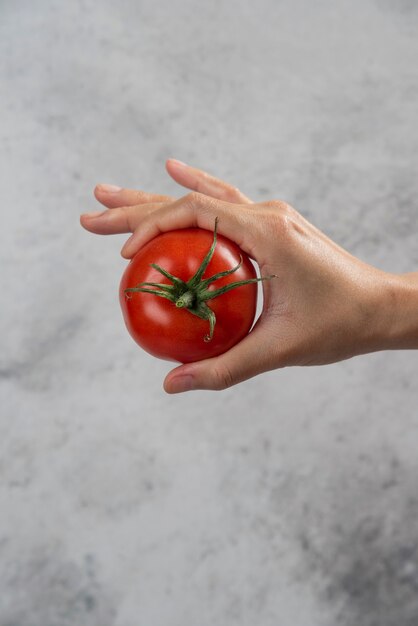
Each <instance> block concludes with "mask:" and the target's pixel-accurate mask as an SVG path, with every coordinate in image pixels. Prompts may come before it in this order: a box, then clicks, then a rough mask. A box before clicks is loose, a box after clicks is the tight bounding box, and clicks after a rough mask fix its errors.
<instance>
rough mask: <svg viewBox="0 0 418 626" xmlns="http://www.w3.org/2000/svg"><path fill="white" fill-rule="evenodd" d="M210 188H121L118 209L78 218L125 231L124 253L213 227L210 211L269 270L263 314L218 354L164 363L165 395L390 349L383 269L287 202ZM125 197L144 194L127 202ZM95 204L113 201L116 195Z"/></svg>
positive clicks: (388, 284) (93, 226) (388, 285)
mask: <svg viewBox="0 0 418 626" xmlns="http://www.w3.org/2000/svg"><path fill="white" fill-rule="evenodd" d="M169 167H170V166H168V167H167V169H169ZM191 170H194V168H189V170H186V171H184V172H183V174H182V175H183V180H184V181H188V182H190V181H191V179H190V176H192V174H193V175H194V172H193V171H191ZM197 172H199V170H197ZM173 177H175V176H173ZM188 177H189V178H188ZM177 178H181V176H180V175H179V174H178V173H177ZM197 178H198V179H199V174H198V175H197ZM204 178H205V177H204V176H203V177H202V176H200V183H199V185H200V189H202V188H203V187H202V185H204V182H203V181H204ZM210 180H211V182H212V181H213V180H215V181H217V179H210ZM180 182H181V181H180ZM183 184H184V183H183ZM213 185H214V189H215V194H216V195H218V197H208V196H207V195H204V194H203V193H196V192H194V193H191V194H188V195H187V196H185V197H183V198H180V200H177V201H174V202H172V201H171V200H172V199H171V198H167V197H161V196H158V197H156V196H155V195H153V194H151V195H150V194H145V195H144V194H143V192H133V191H129V190H122V192H118V193H120V194H121V197H123V198H124V204H125V206H124V207H122V208H120V207H119V208H118V209H117V210H116V211H115V210H114V209H112V211H107V212H106V213H105V214H104V215H102V216H101V217H96V218H87V217H84V218H82V223H83V225H84V226H85V227H87V228H88V229H89V230H91V231H93V232H97V233H102V234H104V233H110V232H125V231H126V230H132V231H134V234H133V235H132V237H131V238H130V239H129V240H128V241H127V242H126V244H125V245H124V247H123V250H122V254H123V256H125V257H126V258H131V257H132V256H134V254H135V253H136V252H137V251H138V250H139V248H140V247H142V246H143V245H144V244H145V243H147V241H149V240H150V239H152V238H153V237H155V236H157V235H158V234H160V233H162V232H165V231H168V230H174V229H177V228H185V227H193V226H197V227H199V228H205V229H208V230H212V229H213V223H214V220H215V217H219V232H220V233H222V234H223V235H225V236H226V237H229V238H230V239H232V240H234V241H235V242H236V243H237V244H238V245H239V246H240V247H241V248H242V249H243V250H244V251H245V252H247V254H249V255H250V256H251V257H252V258H253V259H254V260H255V261H256V262H257V264H258V265H259V267H260V272H261V275H262V276H264V275H271V274H274V275H276V276H277V278H276V279H274V280H271V281H265V282H264V283H263V294H264V302H263V311H262V314H261V316H260V318H259V320H258V321H257V323H256V325H255V327H254V328H253V330H252V331H251V333H250V334H249V335H248V336H247V337H246V338H245V339H244V340H242V341H241V342H240V343H239V344H237V345H236V346H234V347H233V348H232V349H231V350H229V351H228V352H226V353H224V354H223V355H220V356H218V357H214V358H212V359H207V360H204V361H199V362H195V363H189V364H186V365H180V366H179V367H177V368H175V369H174V370H172V371H171V372H170V373H169V374H168V376H167V377H166V380H165V383H164V386H165V389H166V391H167V392H169V393H175V392H179V391H186V390H189V389H225V388H227V387H230V386H231V385H234V384H236V383H238V382H241V381H243V380H246V379H248V378H250V377H252V376H254V375H256V374H259V373H261V372H264V371H267V370H271V369H276V368H280V367H285V366H290V365H320V364H326V363H332V362H335V361H340V360H343V359H347V358H350V357H352V356H354V355H357V354H362V353H366V352H372V351H375V350H380V349H384V348H387V347H391V346H390V345H389V340H388V336H389V333H388V326H389V322H390V317H391V311H392V309H391V307H390V302H391V293H392V283H393V277H392V275H389V274H386V273H384V272H382V271H380V270H378V269H376V268H374V267H372V266H370V265H367V264H366V263H363V262H362V261H360V260H359V259H357V258H355V257H353V256H352V255H351V254H349V253H348V252H347V251H345V250H343V249H342V248H341V247H339V246H338V245H337V244H336V243H334V242H333V241H331V240H330V239H329V238H328V237H326V236H325V235H324V234H323V233H322V232H321V231H319V230H318V229H317V228H315V227H314V226H313V225H312V224H310V223H309V222H307V221H306V220H305V219H304V218H303V217H302V216H301V215H300V214H299V213H298V212H297V211H295V210H294V209H293V208H292V207H290V206H289V205H288V204H286V203H284V202H281V201H272V202H262V203H257V204H253V203H250V201H249V200H248V199H247V198H246V197H245V196H242V194H241V192H239V191H238V190H236V189H235V188H233V187H231V186H228V185H227V186H226V189H227V192H225V191H222V190H225V187H223V186H222V185H224V186H225V185H226V183H222V181H219V185H218V186H217V184H215V183H213ZM138 193H140V194H141V195H140V196H138V195H136V197H135V195H134V194H138ZM223 193H227V194H229V197H232V196H233V195H234V194H240V195H241V197H242V200H241V201H239V202H233V201H229V202H228V201H225V200H224V199H221V200H220V199H219V197H221V198H222V194H223ZM97 195H99V197H100V192H98V191H97V189H96V196H97ZM116 195H117V194H116ZM237 197H238V196H237ZM115 198H116V196H115ZM130 198H132V202H133V201H134V200H135V199H136V201H138V199H140V201H142V200H145V201H144V202H140V203H138V202H137V203H136V204H134V205H129V204H128V203H127V202H126V200H130ZM101 201H103V199H102V200H101ZM119 201H120V199H119V200H118V202H119ZM103 203H104V204H106V206H109V205H111V206H112V205H113V206H115V205H116V199H114V200H111V201H110V200H106V202H103ZM122 228H123V230H122ZM112 229H113V230H112ZM382 303H386V304H387V305H388V306H382Z"/></svg>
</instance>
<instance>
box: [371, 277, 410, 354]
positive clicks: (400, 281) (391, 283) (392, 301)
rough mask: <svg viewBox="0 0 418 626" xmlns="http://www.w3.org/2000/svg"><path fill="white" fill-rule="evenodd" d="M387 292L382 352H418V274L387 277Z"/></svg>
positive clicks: (382, 303) (383, 309)
mask: <svg viewBox="0 0 418 626" xmlns="http://www.w3.org/2000/svg"><path fill="white" fill-rule="evenodd" d="M384 291H385V295H384V297H383V300H382V302H381V304H380V306H381V307H382V311H383V312H384V311H385V309H386V312H387V315H386V329H385V336H384V337H383V338H382V340H383V347H382V349H384V350H385V349H386V350H402V349H408V348H409V349H418V272H411V273H408V274H388V275H386V290H384Z"/></svg>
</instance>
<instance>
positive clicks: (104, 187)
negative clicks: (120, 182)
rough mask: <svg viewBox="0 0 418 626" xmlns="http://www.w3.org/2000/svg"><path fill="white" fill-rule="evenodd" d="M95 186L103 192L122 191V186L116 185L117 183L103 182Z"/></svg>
mask: <svg viewBox="0 0 418 626" xmlns="http://www.w3.org/2000/svg"><path fill="white" fill-rule="evenodd" d="M97 186H98V188H99V189H100V191H104V192H105V193H118V192H119V191H122V187H118V186H117V185H106V184H104V183H101V184H100V185H97Z"/></svg>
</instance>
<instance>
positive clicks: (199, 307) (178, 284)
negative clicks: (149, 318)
mask: <svg viewBox="0 0 418 626" xmlns="http://www.w3.org/2000/svg"><path fill="white" fill-rule="evenodd" d="M218 221H219V219H218V218H216V219H215V228H214V231H213V242H212V245H211V247H210V249H209V251H208V252H207V254H206V256H205V258H204V259H203V261H202V263H201V264H200V266H199V268H198V269H197V271H196V273H195V274H194V275H193V276H192V277H191V278H190V279H189V280H188V281H187V282H186V281H184V280H182V279H181V278H178V277H177V276H174V275H173V274H170V273H169V272H167V270H165V269H164V268H162V267H160V266H159V265H157V264H156V263H151V267H153V268H154V269H155V270H157V272H159V273H160V274H162V276H164V277H165V278H167V279H168V280H169V281H170V283H171V284H166V283H154V282H143V283H139V285H137V286H136V287H128V288H127V289H125V297H126V298H129V297H132V296H131V294H132V293H138V292H140V293H149V294H153V295H155V296H158V297H160V298H166V299H167V300H170V302H172V303H173V304H174V305H175V306H176V307H177V308H184V309H186V310H187V311H189V313H192V314H193V315H196V316H197V317H199V318H201V319H203V320H206V321H207V322H209V333H208V334H207V335H205V336H204V338H203V339H204V341H206V342H208V341H211V340H212V338H213V334H214V331H215V325H216V316H215V313H214V312H213V311H212V309H211V308H210V307H209V306H208V305H207V304H206V303H207V302H208V301H209V300H213V299H214V298H218V297H219V296H221V295H223V294H224V293H227V292H228V291H231V289H236V288H237V287H241V286H242V285H248V284H249V283H256V282H259V281H262V280H270V279H271V278H276V276H275V275H272V276H264V277H260V278H250V279H248V280H240V281H235V282H232V283H228V284H227V285H224V286H222V287H219V288H218V289H209V287H210V285H211V284H212V283H214V282H215V281H217V280H219V279H221V278H224V277H225V276H230V275H231V274H234V273H235V272H236V271H237V270H238V269H239V268H240V267H241V265H242V257H241V256H240V261H239V263H238V264H237V265H236V266H235V267H232V268H231V269H228V270H225V271H223V272H218V273H217V274H214V275H213V276H210V277H209V278H205V279H203V275H204V273H205V271H206V269H207V267H208V265H209V263H210V261H211V259H212V257H213V254H214V252H215V248H216V241H217V229H218Z"/></svg>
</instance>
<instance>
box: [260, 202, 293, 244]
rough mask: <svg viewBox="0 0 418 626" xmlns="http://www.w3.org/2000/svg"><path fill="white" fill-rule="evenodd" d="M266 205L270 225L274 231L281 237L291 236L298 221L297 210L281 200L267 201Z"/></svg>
mask: <svg viewBox="0 0 418 626" xmlns="http://www.w3.org/2000/svg"><path fill="white" fill-rule="evenodd" d="M265 206H266V208H267V217H268V221H269V225H270V227H271V228H272V229H273V231H274V232H275V233H276V234H277V235H278V236H280V237H281V238H283V237H289V236H291V235H292V232H293V230H294V227H295V225H296V224H297V221H298V213H297V211H296V210H295V209H294V208H293V207H292V206H290V204H287V203H286V202H283V201H281V200H273V201H270V202H266V203H265Z"/></svg>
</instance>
